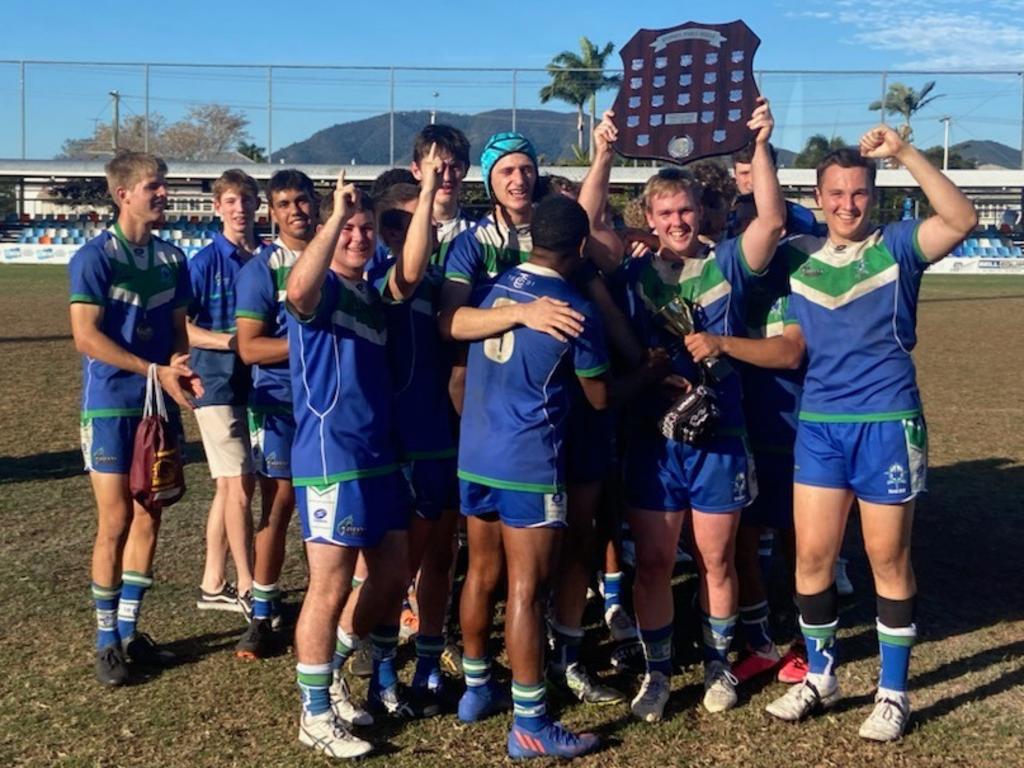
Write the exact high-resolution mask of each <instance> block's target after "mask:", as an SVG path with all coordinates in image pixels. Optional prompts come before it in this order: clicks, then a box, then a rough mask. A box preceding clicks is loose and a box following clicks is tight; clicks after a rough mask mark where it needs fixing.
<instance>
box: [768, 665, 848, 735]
mask: <svg viewBox="0 0 1024 768" xmlns="http://www.w3.org/2000/svg"><path fill="white" fill-rule="evenodd" d="M811 677H812V675H810V674H808V675H807V677H805V678H804V680H803V682H802V683H798V684H796V685H794V686H793V687H791V688H790V689H789V690H788V691H786V693H785V694H783V695H782V696H780V697H779V698H777V699H776V700H775V701H773V702H772V703H771V704H769V705H768V706H767V707H765V711H766V712H767V713H768V714H769V715H773V716H775V717H777V718H779V719H780V720H786V721H788V722H791V723H795V722H797V721H798V720H803V719H804V718H805V717H807V716H808V715H809V714H811V712H813V711H814V710H815V709H817V708H818V707H821V708H822V709H828V708H829V707H831V706H832V705H833V704H835V703H836V702H837V701H838V700H839V682H838V681H837V680H836V679H835V678H834V677H828V678H826V683H824V684H822V685H821V687H820V688H819V687H818V686H817V685H815V683H814V681H812V680H811V679H810V678H811ZM813 677H817V678H819V682H820V676H819V675H813Z"/></svg>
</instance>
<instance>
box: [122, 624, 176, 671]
mask: <svg viewBox="0 0 1024 768" xmlns="http://www.w3.org/2000/svg"><path fill="white" fill-rule="evenodd" d="M121 647H122V649H123V650H124V655H125V656H126V657H127V658H128V660H129V661H130V662H131V663H132V664H138V665H139V666H140V667H169V666H171V665H172V664H174V662H175V661H177V660H178V657H177V656H175V655H174V654H173V653H171V652H170V651H168V650H167V649H166V648H161V647H160V646H159V645H157V644H156V643H155V642H153V638H152V637H150V636H149V635H147V634H146V633H145V632H136V633H135V634H134V635H132V636H131V637H129V638H128V639H126V640H122V641H121Z"/></svg>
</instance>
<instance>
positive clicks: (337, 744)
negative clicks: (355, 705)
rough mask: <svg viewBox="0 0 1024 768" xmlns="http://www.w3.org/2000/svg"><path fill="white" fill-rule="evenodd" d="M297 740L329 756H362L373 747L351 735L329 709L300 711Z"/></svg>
mask: <svg viewBox="0 0 1024 768" xmlns="http://www.w3.org/2000/svg"><path fill="white" fill-rule="evenodd" d="M299 742H301V743H302V744H305V745H306V746H307V747H312V748H313V749H315V750H316V751H317V752H323V753H324V754H325V755H328V756H329V757H346V758H347V757H362V756H363V755H365V754H366V753H367V752H369V751H371V750H372V749H373V745H372V744H370V742H368V741H363V740H362V739H360V738H359V737H358V736H353V735H352V734H351V733H350V732H349V730H348V728H347V727H346V726H345V724H344V723H343V722H342V721H341V720H340V719H338V718H337V717H336V716H335V714H334V712H332V711H330V710H328V711H327V712H324V713H323V714H322V715H307V714H306V713H305V712H303V713H302V717H301V718H300V719H299Z"/></svg>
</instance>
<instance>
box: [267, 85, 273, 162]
mask: <svg viewBox="0 0 1024 768" xmlns="http://www.w3.org/2000/svg"><path fill="white" fill-rule="evenodd" d="M267 162H268V163H272V162H274V68H273V67H267Z"/></svg>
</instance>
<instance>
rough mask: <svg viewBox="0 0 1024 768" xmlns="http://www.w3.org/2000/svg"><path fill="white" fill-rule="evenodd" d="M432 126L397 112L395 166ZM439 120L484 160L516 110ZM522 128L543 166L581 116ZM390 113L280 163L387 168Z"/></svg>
mask: <svg viewBox="0 0 1024 768" xmlns="http://www.w3.org/2000/svg"><path fill="white" fill-rule="evenodd" d="M429 122H430V112H428V111H426V110H423V111H419V112H396V113H395V164H396V165H408V163H409V161H410V160H412V141H413V137H414V136H415V135H416V134H417V133H418V132H419V130H420V129H421V128H422V127H423V126H424V125H427V124H428V123H429ZM437 122H439V123H445V124H447V125H451V126H454V127H455V128H458V129H459V130H461V131H462V132H463V133H465V134H466V137H467V138H468V139H469V144H470V147H471V149H470V158H471V160H472V162H473V164H474V165H475V164H476V163H478V162H479V160H480V148H481V147H482V146H483V145H484V142H485V141H487V139H488V138H490V137H491V135H493V134H495V133H497V132H498V131H510V130H512V111H511V110H509V109H496V110H493V111H490V112H480V113H479V114H476V115H461V114H455V113H454V112H438V113H437ZM516 130H517V131H519V132H520V133H522V134H524V135H525V136H527V137H528V138H529V139H530V141H532V142H533V145H534V146H535V147H536V148H537V154H539V155H540V156H541V162H542V164H555V163H557V162H559V161H571V160H572V159H573V153H572V147H573V145H574V144H575V143H576V114H575V113H568V112H554V111H552V110H548V109H519V110H516ZM389 149H390V147H389V132H388V115H387V114H383V115H376V116H374V117H370V118H367V119H365V120H356V121H354V122H351V123H339V124H337V125H332V126H331V127H330V128H325V129H323V130H322V131H317V132H316V133H314V134H313V135H312V136H310V137H309V138H308V139H305V140H304V141H299V142H296V143H294V144H290V145H288V146H287V147H284V148H282V149H278V150H275V151H274V162H284V163H313V164H321V165H337V164H343V165H348V164H349V163H355V164H356V165H387V164H388V155H389ZM778 152H779V163H780V164H781V165H782V166H783V167H792V165H793V158H794V157H796V153H795V152H790V151H789V150H788V149H782V148H781V147H780V148H778Z"/></svg>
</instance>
